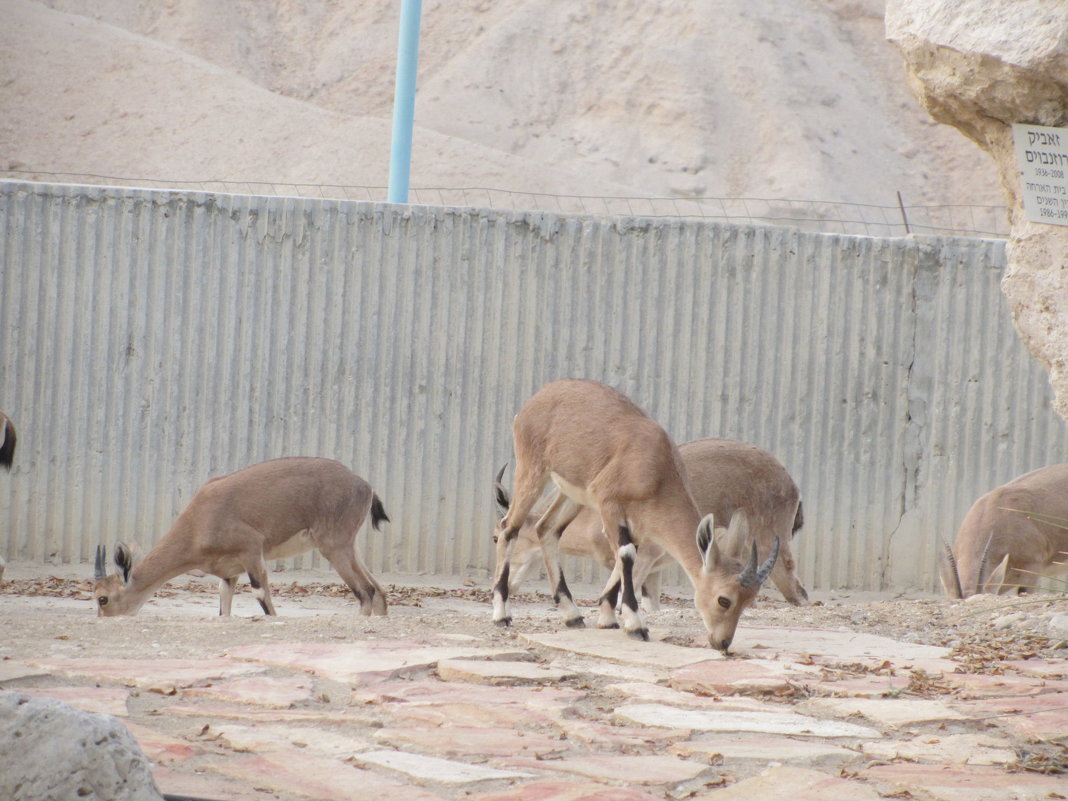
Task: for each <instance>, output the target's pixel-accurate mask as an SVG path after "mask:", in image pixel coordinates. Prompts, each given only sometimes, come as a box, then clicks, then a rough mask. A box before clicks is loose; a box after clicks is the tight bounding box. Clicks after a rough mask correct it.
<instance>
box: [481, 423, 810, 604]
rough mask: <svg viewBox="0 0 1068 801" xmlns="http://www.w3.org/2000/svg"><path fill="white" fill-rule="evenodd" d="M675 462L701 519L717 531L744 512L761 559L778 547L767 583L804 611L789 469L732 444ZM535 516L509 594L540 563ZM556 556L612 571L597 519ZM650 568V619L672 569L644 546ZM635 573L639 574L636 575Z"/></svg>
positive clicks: (684, 447) (515, 560) (737, 544)
mask: <svg viewBox="0 0 1068 801" xmlns="http://www.w3.org/2000/svg"><path fill="white" fill-rule="evenodd" d="M679 455H680V456H681V457H682V462H683V464H684V465H685V467H686V472H687V473H688V485H689V488H690V494H691V495H693V499H694V501H695V502H696V504H697V510H698V512H699V513H700V514H703V515H706V514H711V515H713V516H714V518H715V520H716V521H717V522H718V523H722V522H725V521H728V520H732V519H733V517H734V514H735V512H737V511H738V510H739V509H740V510H742V511H744V512H745V516H746V518H747V522H748V528H749V531H750V534H751V536H752V538H753V540H754V541H755V542H756V543H757V546H758V547H759V549H760V550H761V551H762V552H769V551H770V550H771V543H772V541H773V540H774V539H776V538H778V540H779V558H778V559H777V560H776V561H775V568H774V569H773V570H772V571H771V580H772V581H773V582H774V583H775V586H776V587H778V589H779V592H781V593H782V595H783V597H784V598H785V599H786V600H787V601H788V602H790V603H792V604H794V605H795V606H803V605H805V604H807V603H808V593H807V592H806V591H805V588H804V586H803V585H802V584H801V582H800V581H799V580H798V578H797V574H796V570H795V569H796V562H795V559H794V557H793V554H792V553H791V550H790V543H791V540H792V539H793V537H794V535H795V534H796V533H797V531H798V530H799V529H800V528H801V526H802V525H803V524H804V516H803V514H802V511H801V493H800V491H799V490H798V488H797V484H795V483H794V480H793V479H792V478H791V477H790V474H789V473H788V472H787V470H786V468H785V467H783V465H782V464H781V463H780V462H779V460H778V459H776V458H775V457H774V456H773V455H772V454H771V453H769V452H768V451H766V450H764V449H763V448H760V447H758V446H756V445H752V444H750V443H748V442H740V441H738V440H732V439H716V438H706V439H698V440H694V441H692V442H684V443H682V444H681V445H679ZM503 476H504V468H501V472H500V473H498V474H497V477H496V481H495V482H494V493H495V497H496V500H497V503H498V505H500V506H501V507H502V510H504V511H506V510H507V508H508V504H509V492H508V490H507V489H506V488H505V487H504V484H503V483H502V479H503ZM536 523H537V516H536V515H531V516H530V517H528V518H527V521H526V523H524V525H523V528H522V529H521V530H520V531H519V536H518V538H517V539H516V544H515V548H514V550H513V553H512V562H511V566H510V569H509V585H508V586H509V594H511V595H514V594H515V593H517V592H518V591H519V586H520V584H521V582H522V581H523V578H524V577H525V576H526V575H527V574H528V573H529V572H530V570H531V569H532V568H533V567H534V566H535V564H536V563H537V562H538V561H539V560H538V557H539V556H540V552H541V546H540V543H539V541H538V535H537V532H536V530H535V524H536ZM725 542H726V543H728V545H727V547H725V548H724V550H725V551H727V553H728V554H730V555H731V556H733V557H735V558H741V557H742V556H743V555H744V554H743V548H745V547H746V546H748V545H749V541H748V539H744V540H742V541H739V540H738V539H737V538H735V537H729V538H727V539H726V540H725ZM559 548H560V553H564V554H568V555H571V556H580V557H585V558H589V559H593V560H595V561H596V562H598V563H599V564H601V565H603V566H604V567H605V568H607V569H608V570H611V569H612V568H613V567H614V565H615V550H614V549H613V548H612V546H611V544H610V543H609V541H608V538H607V537H606V536H604V533H603V532H602V531H601V520H600V517H599V516H598V515H597V513H596V512H595V511H593V510H592V509H589V508H583V510H582V511H581V512H580V513H579V515H578V517H576V518H575V519H574V520H573V521H572V522H571V525H569V526H568V527H567V528H565V529H564V531H563V534H562V535H561V537H560V545H559ZM643 557H646V558H648V559H649V560H650V561H651V562H652V566H651V567H650V569H649V572H648V574H647V575H646V579H645V583H644V584H643V585H642V587H641V595H642V607H643V608H645V609H648V610H650V611H655V610H656V609H658V608H659V603H658V600H659V594H660V575H661V572H662V570H663V569H664V568H665V567H668V566H669V565H671V564H673V560H672V559H671V557H670V556H668V555H667V554H666V553H664V552H663V550H662V549H661V548H660V547H659V546H657V545H655V544H653V543H648V544H646V545H644V546H643V547H642V549H641V552H640V553H639V555H638V561H641V559H642V558H643ZM636 569H637V568H636Z"/></svg>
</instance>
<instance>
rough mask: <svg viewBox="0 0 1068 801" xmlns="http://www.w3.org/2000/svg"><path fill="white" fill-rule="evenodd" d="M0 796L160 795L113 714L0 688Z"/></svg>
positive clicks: (105, 799) (130, 799) (134, 800)
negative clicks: (93, 712) (80, 708)
mask: <svg viewBox="0 0 1068 801" xmlns="http://www.w3.org/2000/svg"><path fill="white" fill-rule="evenodd" d="M0 798H4V799H11V801H48V800H49V799H57V801H58V799H78V801H162V799H163V796H162V795H160V792H159V790H157V789H156V783H155V782H154V781H153V780H152V774H151V773H150V772H149V767H148V760H147V759H146V758H145V755H144V754H143V753H142V752H141V749H140V748H139V747H138V745H137V742H136V741H135V740H134V738H133V736H132V735H131V734H130V732H129V731H128V730H127V729H126V727H125V726H123V725H122V723H120V722H119V720H118V719H117V718H114V717H112V716H111V715H96V714H92V713H89V712H80V711H78V710H77V709H74V708H73V707H70V706H68V705H67V704H64V703H62V702H60V701H55V700H52V699H50V698H31V697H30V696H28V695H24V694H22V693H19V692H5V691H0Z"/></svg>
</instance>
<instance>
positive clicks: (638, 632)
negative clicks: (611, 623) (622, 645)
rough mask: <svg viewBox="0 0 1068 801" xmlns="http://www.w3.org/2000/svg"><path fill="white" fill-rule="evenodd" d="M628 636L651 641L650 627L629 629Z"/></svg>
mask: <svg viewBox="0 0 1068 801" xmlns="http://www.w3.org/2000/svg"><path fill="white" fill-rule="evenodd" d="M627 636H628V637H633V638H634V639H636V640H642V641H643V642H649V629H634V630H633V631H628V632H627Z"/></svg>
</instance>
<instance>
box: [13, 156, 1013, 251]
mask: <svg viewBox="0 0 1068 801" xmlns="http://www.w3.org/2000/svg"><path fill="white" fill-rule="evenodd" d="M0 179H5V180H15V181H31V182H32V181H47V182H49V183H74V184H94V185H108V186H128V187H133V188H141V189H184V190H193V191H198V192H209V193H211V192H216V193H222V194H247V195H269V196H275V197H314V198H321V199H329V200H354V201H365V202H377V203H385V202H387V201H386V198H387V188H386V187H384V186H353V185H344V184H315V183H284V182H278V181H228V180H219V179H208V180H199V181H189V180H167V179H157V178H128V177H119V176H109V175H97V174H93V173H67V172H43V171H36V170H35V171H27V170H4V171H0ZM409 195H410V197H411V199H412V203H414V204H415V205H425V206H460V207H477V208H493V209H506V210H510V211H551V212H558V213H563V214H579V215H588V216H594V215H598V216H599V215H607V216H629V217H671V218H680V219H704V220H717V221H720V222H735V223H737V222H743V223H755V224H762V225H781V226H789V227H793V228H798V229H800V230H802V231H807V232H812V233H836V234H852V235H859V236H883V237H887V236H905V235H907V234H910V233H915V234H927V235H932V236H963V237H980V238H1005V237H1007V236H1008V235H1009V221H1008V215H1007V212H1006V209H1005V207H1004V206H989V205H978V204H976V205H967V204H957V205H907V204H906V203H904V202H903V200H902V199H901V196H900V193H898V194H897V198H896V202H894V203H891V204H889V205H885V206H882V205H877V204H867V203H846V202H840V201H825V200H796V199H788V198H728V197H637V196H624V195H618V196H606V195H565V194H550V193H542V192H522V191H515V190H510V189H496V188H491V187H412V188H410V189H409Z"/></svg>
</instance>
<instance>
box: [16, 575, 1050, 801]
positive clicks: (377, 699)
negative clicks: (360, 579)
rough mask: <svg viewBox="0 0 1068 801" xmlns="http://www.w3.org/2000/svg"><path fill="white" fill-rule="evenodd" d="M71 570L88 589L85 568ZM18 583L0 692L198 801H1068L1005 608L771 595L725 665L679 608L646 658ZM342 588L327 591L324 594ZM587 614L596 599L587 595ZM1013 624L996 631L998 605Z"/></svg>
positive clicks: (454, 621)
mask: <svg viewBox="0 0 1068 801" xmlns="http://www.w3.org/2000/svg"><path fill="white" fill-rule="evenodd" d="M85 572H87V571H85ZM79 573H80V571H77V570H76V569H72V570H68V571H66V573H59V574H56V575H52V574H50V573H49V571H48V569H47V568H41V567H37V566H26V565H17V564H16V565H12V566H11V567H9V569H8V574H7V575H8V577H9V578H10V579H11V580H9V581H6V582H5V583H4V584H3V585H2V586H0V620H3V624H4V629H3V630H4V637H3V638H2V639H0V691H16V692H19V691H21V692H27V693H32V694H34V695H46V696H50V697H54V698H57V699H60V700H62V701H64V702H66V703H69V704H71V705H73V706H75V707H78V708H81V709H84V710H87V711H93V712H105V713H107V714H112V715H115V716H117V717H118V718H119V719H120V720H121V721H122V722H123V723H124V724H125V725H127V726H128V727H129V729H130V731H131V733H132V734H133V735H134V737H135V738H136V739H137V740H138V742H139V743H140V745H141V748H142V749H143V751H144V752H145V754H146V756H147V757H148V758H149V759H150V760H151V761H152V763H153V765H154V775H155V776H156V780H157V782H158V784H159V786H160V789H161V790H162V791H163V792H164V793H168V794H172V795H182V794H186V795H188V796H194V797H197V798H210V799H233V801H246V800H247V799H263V801H268V799H277V800H278V801H301V800H303V801H306V800H307V799H342V798H344V799H364V798H366V799H372V798H373V799H381V798H388V797H390V796H396V797H398V798H400V797H403V798H405V799H416V800H417V801H418V799H427V800H428V801H434V800H435V799H442V800H445V799H474V800H475V801H494V800H497V801H535V799H537V801H609V800H610V799H619V800H620V801H628V800H629V799H633V800H634V801H646V800H647V799H671V801H678V800H679V799H685V798H694V799H698V801H702V800H707V801H730V799H734V798H738V799H750V798H757V797H759V798H763V799H777V798H782V799H791V801H796V800H797V799H806V798H812V799H817V798H818V799H819V801H833V800H834V799H837V798H842V799H850V800H851V801H852V799H868V798H872V799H876V798H880V797H886V796H887V795H893V794H897V795H896V796H895V797H901V798H914V799H923V800H930V801H956V799H961V800H962V801H963V799H969V801H972V800H973V799H984V800H986V799H989V801H1001V800H1002V799H1005V801H1010V800H1012V801H1020V800H1029V799H1035V800H1036V801H1037V799H1055V798H1064V797H1068V776H1066V775H1065V774H1064V773H1063V771H1064V770H1065V769H1068V747H1066V743H1068V690H1066V688H1068V647H1065V643H1064V641H1063V639H1061V638H1059V637H1058V635H1057V634H1056V632H1055V631H1053V630H1052V629H1050V628H1049V627H1048V626H1046V621H1048V620H1050V619H1053V618H1056V617H1057V616H1058V615H1059V616H1063V615H1064V614H1065V612H1066V611H1068V601H1066V600H1064V599H1061V598H1057V597H1053V598H1046V599H1043V601H1042V602H1041V603H1028V604H1027V605H1025V606H1020V607H1018V608H1017V607H1016V606H1015V605H1016V604H1018V603H1019V602H1018V601H1016V600H1015V599H1011V600H1010V599H1004V598H1002V599H996V598H981V599H978V600H975V601H969V602H950V601H945V600H941V599H933V598H921V599H888V598H874V597H859V596H848V595H845V594H841V593H839V594H832V593H824V594H822V595H820V594H815V593H814V595H815V596H817V598H818V600H819V604H818V605H814V606H811V607H806V608H795V607H790V606H788V605H786V604H784V603H783V602H782V601H781V600H779V599H778V598H777V596H774V593H773V591H769V592H768V593H767V594H766V596H765V597H763V598H761V600H760V601H759V602H758V603H757V605H756V607H755V608H754V609H752V610H750V611H749V612H747V613H746V615H745V616H744V617H743V619H742V624H741V627H740V628H739V631H738V634H737V636H736V638H735V650H734V653H733V655H732V656H731V657H730V658H724V657H723V656H722V655H721V654H719V653H718V652H715V651H712V650H710V649H709V648H707V646H705V645H704V640H705V638H704V636H703V634H702V631H701V624H700V621H699V618H698V616H697V614H696V612H695V611H694V610H693V608H692V603H691V602H690V601H689V600H688V599H683V598H668V599H666V602H665V604H664V609H663V611H661V612H659V613H655V614H651V615H649V618H648V622H649V625H650V628H651V630H652V633H653V641H652V642H648V643H642V642H637V641H634V640H630V639H628V638H627V637H626V636H625V635H623V634H622V633H621V632H619V631H599V630H597V629H595V628H592V624H593V621H594V620H595V616H596V612H595V609H594V607H593V606H592V605H591V606H587V607H586V609H587V611H588V615H587V617H588V622H589V624H590V625H591V628H588V629H585V630H569V629H565V628H564V627H563V626H562V624H561V622H560V619H559V616H558V615H557V613H556V612H555V611H554V610H553V608H552V606H551V603H550V602H549V601H548V599H546V598H545V597H544V596H539V595H537V594H536V593H533V592H532V593H531V594H528V595H524V596H521V597H520V599H518V601H517V603H516V608H515V613H514V618H515V622H514V625H513V627H512V628H510V629H500V628H497V627H495V626H494V625H493V624H492V622H491V620H490V606H489V604H488V592H487V591H486V589H485V588H481V587H473V586H463V585H460V584H456V583H454V584H452V585H450V586H448V587H434V586H432V585H431V583H430V582H428V581H423V582H422V586H412V585H411V584H402V583H400V582H396V583H394V584H392V585H391V586H390V596H391V601H392V605H391V607H390V614H389V616H387V617H385V618H364V617H360V616H359V614H358V607H357V606H356V605H355V604H353V603H352V602H351V601H350V600H349V596H348V595H347V594H346V592H345V591H344V588H343V587H341V585H340V584H337V583H335V582H332V581H331V580H330V577H329V576H328V575H325V574H315V573H312V572H310V571H308V572H306V573H303V574H276V575H275V576H273V577H272V588H273V592H274V595H275V598H276V606H277V608H278V612H279V616H278V617H277V618H275V619H267V618H264V617H263V616H262V615H260V614H258V611H259V610H258V605H256V603H255V601H254V600H253V599H252V597H251V595H250V594H249V593H247V592H242V593H240V594H239V595H238V596H237V598H236V599H235V605H234V609H235V616H233V617H230V618H219V617H218V616H217V615H216V604H217V595H216V592H215V587H214V584H213V583H212V582H208V581H205V580H199V579H194V578H182V579H179V580H176V581H175V582H172V583H171V584H170V585H168V586H167V587H166V588H165V589H164V590H163V591H161V592H160V593H159V595H158V596H157V597H156V598H155V599H153V600H152V601H151V602H150V603H149V604H148V605H146V607H145V608H144V609H143V610H142V612H141V614H139V615H138V616H137V617H127V618H98V617H96V615H95V610H94V608H93V605H92V600H91V593H90V585H89V582H88V581H87V580H86V577H85V573H81V575H79ZM335 578H336V577H335ZM592 595H593V593H592V592H590V593H588V597H592ZM1010 605H1012V606H1013V607H1014V608H1013V610H1011V613H1012V614H1014V615H1019V618H1018V619H1017V620H1016V622H1015V623H1014V626H1013V627H1011V628H1009V629H1006V628H1004V627H1000V628H999V627H996V626H995V625H994V621H996V620H1002V619H1004V617H1005V616H1006V614H1007V611H1006V607H1007V606H1010Z"/></svg>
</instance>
